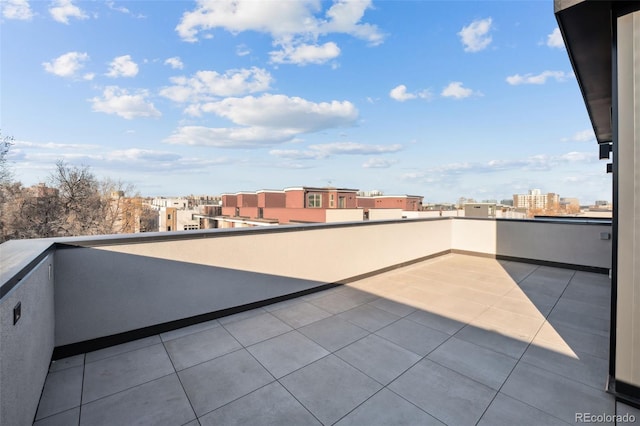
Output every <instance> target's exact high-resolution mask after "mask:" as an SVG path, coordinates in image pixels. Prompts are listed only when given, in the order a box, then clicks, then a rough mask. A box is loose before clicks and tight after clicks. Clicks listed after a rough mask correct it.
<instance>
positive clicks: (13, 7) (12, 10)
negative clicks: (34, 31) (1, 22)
mask: <svg viewBox="0 0 640 426" xmlns="http://www.w3.org/2000/svg"><path fill="white" fill-rule="evenodd" d="M2 16H3V17H4V18H6V19H17V20H20V21H29V20H31V18H33V12H32V11H31V6H29V2H28V1H27V0H4V1H3V2H2Z"/></svg>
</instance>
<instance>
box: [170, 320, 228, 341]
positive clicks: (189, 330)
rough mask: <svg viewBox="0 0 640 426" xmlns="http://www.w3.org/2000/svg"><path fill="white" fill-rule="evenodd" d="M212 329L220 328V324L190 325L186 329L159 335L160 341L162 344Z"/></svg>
mask: <svg viewBox="0 0 640 426" xmlns="http://www.w3.org/2000/svg"><path fill="white" fill-rule="evenodd" d="M214 327H220V323H219V322H218V320H211V321H205V322H201V323H198V324H193V325H190V326H188V327H182V328H178V329H176V330H171V331H167V332H166V333H162V334H160V339H162V341H163V342H168V341H169V340H173V339H178V338H180V337H184V336H188V335H189V334H193V333H197V332H199V331H204V330H208V329H210V328H214Z"/></svg>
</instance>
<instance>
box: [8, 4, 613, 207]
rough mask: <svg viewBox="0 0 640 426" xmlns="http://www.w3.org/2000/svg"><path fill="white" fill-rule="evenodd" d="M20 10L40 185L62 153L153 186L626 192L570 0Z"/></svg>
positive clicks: (17, 79) (17, 49) (16, 28)
mask: <svg viewBox="0 0 640 426" xmlns="http://www.w3.org/2000/svg"><path fill="white" fill-rule="evenodd" d="M1 14H2V16H1V17H0V20H1V22H2V26H1V29H0V32H1V34H0V35H1V39H2V49H1V53H0V56H1V58H0V59H1V63H2V73H1V74H0V78H1V81H0V85H1V87H2V95H1V96H2V99H1V101H2V102H1V103H0V129H1V130H2V135H3V136H13V137H14V138H15V144H14V146H13V147H12V149H11V151H10V157H9V161H10V166H11V168H12V170H13V171H14V176H15V178H16V179H17V180H20V181H22V182H23V183H24V184H25V185H33V184H36V183H38V182H42V181H45V180H46V178H47V176H48V174H49V172H50V171H51V170H53V168H54V167H55V161H56V160H58V159H62V160H64V161H66V162H68V163H70V164H73V165H87V166H89V167H91V169H92V171H93V172H94V173H95V174H96V175H98V176H101V177H110V178H114V179H122V180H124V181H126V182H130V183H132V184H133V185H135V186H136V188H137V189H138V190H139V191H140V192H141V194H142V195H143V196H160V195H164V196H177V195H188V194H221V193H224V192H238V191H243V190H249V191H251V190H257V189H277V188H284V187H291V186H316V187H321V186H327V185H331V186H336V187H347V188H358V189H360V190H362V191H369V190H373V189H377V190H381V191H383V192H385V193H388V194H417V195H423V196H424V197H425V199H424V202H425V203H430V202H456V200H457V199H458V198H460V197H468V198H474V199H476V200H482V199H497V200H501V199H504V198H509V197H510V196H512V195H513V194H518V193H526V192H527V191H528V190H529V189H532V188H539V189H541V190H542V192H543V193H546V192H555V193H558V194H560V196H561V197H575V198H578V199H580V202H581V203H582V204H592V203H594V202H595V200H611V175H607V174H606V173H605V164H606V162H605V161H599V160H598V152H597V146H596V142H595V139H594V135H593V131H592V129H591V127H590V122H589V119H588V115H587V111H586V108H585V106H584V103H583V100H582V97H581V95H580V90H579V87H578V85H577V82H576V79H575V76H574V75H573V72H572V69H571V65H570V62H569V59H568V57H567V53H566V51H565V49H564V46H563V43H562V38H561V37H560V34H559V31H558V29H557V24H556V22H555V18H554V16H553V2H552V1H551V0H540V1H537V0H536V1H518V2H489V1H486V2H485V1H477V2H463V1H460V2H444V1H442V2H440V1H425V2H419V1H394V2H391V1H384V2H375V1H374V2H369V1H358V2H348V1H341V2H335V3H334V2H319V1H315V0H308V1H307V0H300V1H296V2H290V1H279V0H276V1H273V2H255V1H243V0H240V1H236V2H233V6H232V3H231V2H227V1H218V2H186V1H185V2H182V1H181V2H160V1H155V2H154V1H147V2H134V1H130V2H118V1H106V2H83V1H73V0H64V1H63V0H55V1H53V2H35V1H27V0H5V1H3V2H2V11H1ZM115 28H117V31H115V30H114V29H115Z"/></svg>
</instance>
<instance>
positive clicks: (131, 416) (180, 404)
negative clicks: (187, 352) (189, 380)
mask: <svg viewBox="0 0 640 426" xmlns="http://www.w3.org/2000/svg"><path fill="white" fill-rule="evenodd" d="M195 417H196V415H195V413H194V412H193V410H192V409H191V405H190V404H189V400H187V396H186V395H185V393H184V390H183V389H182V386H181V385H180V381H179V380H178V377H177V376H176V375H175V374H170V375H168V376H165V377H162V378H160V379H156V380H154V381H151V382H149V383H145V384H144V385H140V386H136V387H134V388H131V389H128V390H126V391H123V392H119V393H116V394H114V395H111V396H108V397H106V398H102V399H99V400H97V401H94V402H91V403H89V404H85V405H83V406H82V415H81V417H80V425H81V426H84V425H87V426H102V425H104V426H111V425H113V426H115V425H182V424H185V423H187V422H188V421H190V420H193V419H195Z"/></svg>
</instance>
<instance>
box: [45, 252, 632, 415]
mask: <svg viewBox="0 0 640 426" xmlns="http://www.w3.org/2000/svg"><path fill="white" fill-rule="evenodd" d="M608 315H609V279H608V278H607V277H606V276H604V275H598V274H591V273H586V272H579V271H573V270H566V269H555V268H549V267H542V266H535V265H529V264H524V263H514V262H504V261H496V260H492V259H486V258H480V257H471V256H463V255H447V256H443V257H439V258H436V259H432V260H429V261H425V262H422V263H419V264H415V265H412V266H409V267H405V268H402V269H397V270H394V271H390V272H387V273H384V274H380V275H377V276H374V277H371V278H367V279H364V280H361V281H358V282H354V283H352V284H350V285H348V286H341V287H338V288H334V289H331V290H327V291H323V292H319V293H314V294H311V295H307V296H304V297H300V298H297V299H293V300H288V301H285V302H281V303H278V304H274V305H270V306H267V307H265V308H259V309H255V310H252V311H247V312H243V313H240V314H236V315H233V316H229V317H224V318H220V319H218V320H214V321H209V322H207V323H202V324H197V325H194V326H191V327H186V328H183V329H179V330H175V331H171V332H168V333H163V334H160V335H157V336H153V337H149V338H146V339H141V340H137V341H134V342H130V343H126V344H123V345H119V346H114V347H110V348H107V349H103V350H100V351H96V352H91V353H87V354H83V355H78V356H74V357H71V358H67V359H63V360H59V361H56V362H52V364H51V368H50V372H49V375H48V377H47V381H46V383H45V386H44V389H43V394H42V398H41V401H40V405H39V408H38V412H37V415H36V422H35V423H34V424H35V425H37V426H44V425H64V426H69V425H118V426H121V425H176V426H180V425H189V426H195V425H237V424H243V425H247V424H256V425H319V424H324V425H331V424H337V425H387V424H388V425H441V424H448V425H475V424H478V425H515V424H518V425H539V424H544V425H562V424H573V423H575V420H576V413H582V412H588V413H592V414H614V413H618V414H624V413H627V412H629V413H631V414H633V415H635V417H636V421H637V422H639V424H640V411H639V410H636V409H634V408H631V407H628V406H625V405H623V404H619V403H618V404H617V405H616V403H615V402H614V400H613V398H612V397H611V396H610V395H608V394H607V393H605V392H604V391H603V389H604V386H605V379H606V377H607V357H608V353H607V352H608V351H607V348H608V342H609V341H608V332H609V319H608V318H609V316H608Z"/></svg>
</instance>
